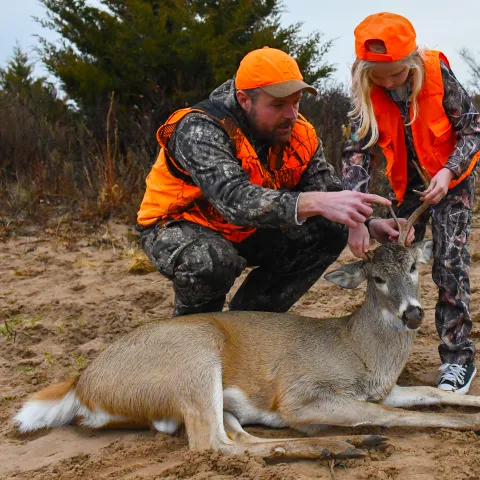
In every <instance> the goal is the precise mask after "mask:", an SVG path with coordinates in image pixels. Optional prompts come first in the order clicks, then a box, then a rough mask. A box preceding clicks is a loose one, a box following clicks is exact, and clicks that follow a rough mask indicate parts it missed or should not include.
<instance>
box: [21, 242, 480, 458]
mask: <svg viewBox="0 0 480 480" xmlns="http://www.w3.org/2000/svg"><path fill="white" fill-rule="evenodd" d="M430 256H431V242H421V243H420V244H418V245H415V246H413V247H406V246H402V245H397V244H387V245H382V246H380V247H379V248H378V249H376V250H375V251H374V253H373V255H372V257H371V259H369V260H368V261H360V262H355V263H353V264H349V265H345V266H343V267H341V268H340V269H338V270H335V271H333V272H331V273H329V274H327V275H326V278H327V279H328V280H330V281H332V282H333V283H336V284H337V285H340V286H343V287H345V288H355V287H356V286H358V285H359V284H360V283H361V282H362V281H363V280H366V281H367V289H366V300H365V303H364V304H363V306H362V307H361V308H360V309H358V310H357V311H356V312H355V313H354V314H353V315H351V316H346V317H341V318H330V319H318V318H309V317H302V316H298V315H291V314H282V313H266V312H235V311H230V312H221V313H208V314H198V315H191V316H187V317H181V318H173V319H168V320H162V321H158V322H152V323H149V324H147V325H144V326H142V327H140V328H138V329H136V330H134V331H133V332H131V333H129V334H128V335H125V336H124V337H123V338H121V339H119V340H118V341H116V342H115V343H113V344H112V345H110V346H109V347H108V348H107V349H106V350H105V351H103V352H102V353H101V354H100V355H99V356H98V357H97V358H96V359H95V360H94V361H93V362H92V363H91V364H90V365H89V366H88V367H87V368H86V370H85V371H84V372H82V373H81V374H80V375H79V377H78V378H75V379H73V380H71V381H70V382H66V383H63V384H60V385H58V386H50V387H47V388H46V389H44V390H42V391H40V392H38V393H37V394H36V395H35V396H34V397H33V398H31V399H30V400H28V401H27V402H26V403H25V405H24V406H23V408H22V409H21V410H20V411H19V413H18V414H17V415H16V416H15V418H14V421H15V422H16V423H17V425H18V427H19V429H20V430H21V431H29V430H35V429H37V428H43V427H52V426H56V425H62V424H66V423H70V422H76V423H83V424H84V425H86V426H90V427H93V428H101V427H105V426H111V425H120V426H121V425H124V424H126V425H131V424H134V425H151V426H153V427H154V428H156V429H157V430H160V431H163V432H167V433H173V432H174V431H175V430H177V428H178V427H179V426H180V425H181V424H184V425H185V429H186V432H187V436H188V441H189V446H190V448H192V449H209V448H213V449H218V450H220V451H222V452H225V453H227V454H231V453H243V452H244V451H245V450H248V451H250V452H252V453H254V454H258V455H262V456H264V457H273V456H285V457H304V458H316V457H322V456H323V457H358V456H362V455H363V454H364V452H363V450H361V448H362V447H368V448H371V447H375V446H376V447H379V448H382V447H384V446H385V438H384V437H372V436H370V437H366V436H350V437H318V438H299V439H272V440H265V439H261V438H258V437H254V436H252V435H250V434H248V433H247V432H246V431H245V430H244V429H243V428H242V425H246V424H263V425H266V426H272V427H283V426H290V427H292V428H294V429H297V430H299V431H301V432H303V433H307V434H309V435H315V433H316V432H318V431H319V430H320V428H321V426H322V425H325V424H327V425H343V426H356V425H365V424H369V425H381V426H385V427H390V426H409V427H450V428H456V429H468V430H478V429H480V415H479V414H477V413H473V414H460V413H458V414H456V413H429V412H419V411H413V412H410V411H408V410H402V409H400V408H396V407H408V406H413V405H433V404H440V403H443V404H449V405H470V406H476V407H480V397H473V396H460V395H456V394H454V393H449V392H443V391H441V390H439V389H436V388H432V387H397V386H396V381H397V379H398V376H399V375H400V373H401V371H402V369H403V367H404V365H405V363H406V361H407V359H408V356H409V353H410V351H411V347H412V344H413V341H414V338H415V334H416V331H417V329H418V327H419V326H420V324H421V321H422V318H423V310H422V309H421V305H420V298H419V286H418V278H419V275H418V272H417V271H416V267H415V263H416V262H417V261H421V262H427V261H428V260H429V258H430ZM319 314H321V312H319ZM346 440H349V442H347V441H346Z"/></svg>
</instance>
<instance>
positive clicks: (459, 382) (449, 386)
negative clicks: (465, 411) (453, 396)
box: [437, 363, 477, 395]
mask: <svg viewBox="0 0 480 480" xmlns="http://www.w3.org/2000/svg"><path fill="white" fill-rule="evenodd" d="M440 371H441V372H442V373H441V374H440V377H439V379H438V383H437V387H438V388H439V389H440V390H445V391H446V392H453V393H458V394H459V395H465V394H466V393H467V392H468V390H469V389H470V385H471V383H472V381H473V379H474V378H475V374H476V373H477V369H476V367H475V364H474V363H467V364H466V365H457V364H455V363H444V364H443V365H442V366H441V367H440Z"/></svg>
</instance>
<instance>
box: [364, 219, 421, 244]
mask: <svg viewBox="0 0 480 480" xmlns="http://www.w3.org/2000/svg"><path fill="white" fill-rule="evenodd" d="M398 221H399V222H400V224H401V225H406V224H407V219H406V218H399V219H398ZM368 229H369V231H370V235H371V236H372V238H374V239H375V240H376V241H377V242H379V243H387V242H392V241H394V240H396V239H397V238H398V235H399V234H400V232H399V231H398V227H397V224H396V223H395V220H394V219H393V218H389V219H388V220H385V219H383V218H374V219H373V220H370V223H369V225H368ZM414 240H415V229H414V228H413V227H412V228H411V229H410V231H409V232H408V236H407V240H406V244H407V245H410V244H411V243H412V242H413V241H414Z"/></svg>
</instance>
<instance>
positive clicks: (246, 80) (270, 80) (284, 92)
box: [235, 47, 317, 98]
mask: <svg viewBox="0 0 480 480" xmlns="http://www.w3.org/2000/svg"><path fill="white" fill-rule="evenodd" d="M235 87H236V88H237V90H248V89H249V88H261V89H262V90H264V91H265V92H267V93H269V94H270V95H272V96H273V97H277V98H283V97H288V96H289V95H291V94H292V93H295V92H298V91H299V90H303V89H305V90H307V92H309V93H311V94H312V95H316V94H317V91H316V90H315V89H314V88H313V87H312V86H311V85H308V84H307V83H305V82H304V81H303V76H302V74H301V73H300V69H299V68H298V65H297V62H296V61H295V60H294V59H293V58H292V57H291V56H290V55H287V54H286V53H285V52H282V51H281V50H277V49H276V48H269V47H263V48H260V49H258V50H253V51H251V52H250V53H247V55H245V57H243V60H242V61H241V62H240V66H239V67H238V70H237V74H236V76H235Z"/></svg>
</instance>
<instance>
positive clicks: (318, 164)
mask: <svg viewBox="0 0 480 480" xmlns="http://www.w3.org/2000/svg"><path fill="white" fill-rule="evenodd" d="M295 190H298V191H300V192H338V191H339V190H342V185H341V182H340V180H339V178H338V177H337V175H336V174H335V170H334V168H333V166H332V165H330V164H329V163H328V162H327V160H326V158H325V154H324V152H323V148H322V143H321V142H320V141H319V142H318V148H317V151H316V152H315V154H314V155H313V157H312V159H311V160H310V163H309V164H308V167H307V169H306V170H305V172H303V175H302V178H301V179H300V181H299V182H298V185H297V186H296V188H295Z"/></svg>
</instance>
